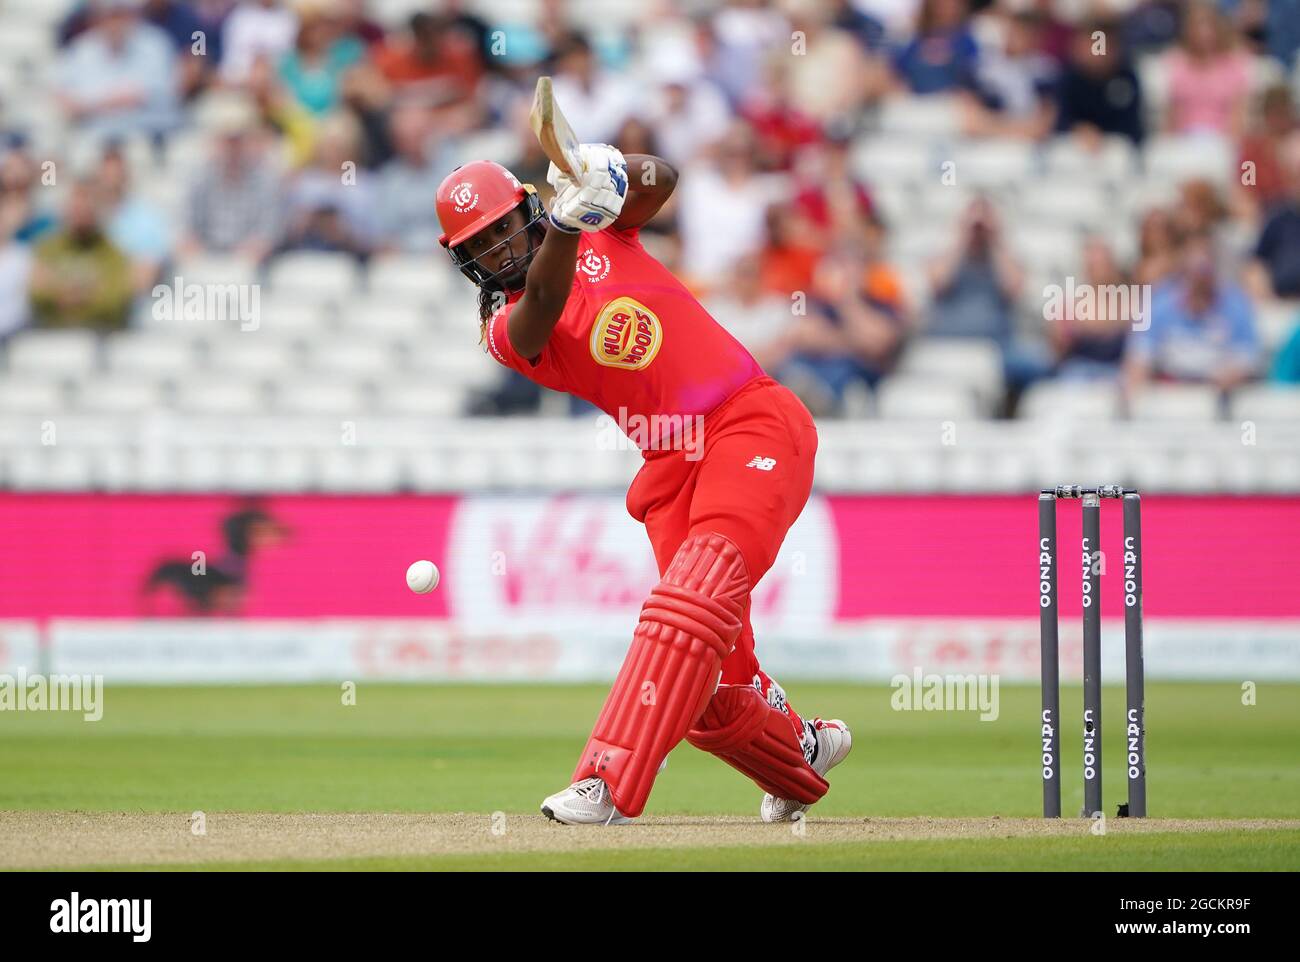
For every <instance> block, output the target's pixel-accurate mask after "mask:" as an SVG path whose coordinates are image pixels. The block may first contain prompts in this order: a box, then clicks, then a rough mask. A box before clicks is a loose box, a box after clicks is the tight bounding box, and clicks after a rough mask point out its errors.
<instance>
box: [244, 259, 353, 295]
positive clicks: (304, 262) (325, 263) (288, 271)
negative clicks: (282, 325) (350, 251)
mask: <svg viewBox="0 0 1300 962" xmlns="http://www.w3.org/2000/svg"><path fill="white" fill-rule="evenodd" d="M267 279H268V281H269V282H270V286H271V290H272V291H273V292H274V293H275V295H276V296H277V297H279V296H281V295H285V296H290V297H294V298H301V299H303V300H309V301H313V302H316V303H322V302H328V301H341V300H343V299H344V298H347V297H349V296H351V295H352V294H354V293H356V292H357V291H359V290H360V289H361V274H360V269H359V268H358V267H357V262H356V260H355V259H353V258H352V257H350V256H349V255H347V254H333V253H322V252H319V251H297V252H291V253H288V254H282V255H280V256H279V257H278V258H276V259H275V260H274V261H273V262H272V264H271V266H270V268H269V269H268V271H267Z"/></svg>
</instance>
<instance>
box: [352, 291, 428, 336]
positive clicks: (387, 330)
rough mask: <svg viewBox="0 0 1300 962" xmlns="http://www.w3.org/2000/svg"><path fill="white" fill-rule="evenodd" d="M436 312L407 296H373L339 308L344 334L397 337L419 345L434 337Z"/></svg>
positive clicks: (355, 299)
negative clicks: (422, 339) (416, 342)
mask: <svg viewBox="0 0 1300 962" xmlns="http://www.w3.org/2000/svg"><path fill="white" fill-rule="evenodd" d="M432 315H433V308H432V307H431V306H425V305H424V304H423V302H419V301H416V300H415V299H414V298H412V297H410V296H404V295H397V294H395V295H393V296H391V297H390V296H387V295H379V296H376V295H374V294H371V295H369V296H365V297H354V298H351V299H350V300H348V301H346V302H344V303H343V304H340V305H339V311H338V319H339V327H340V329H341V330H343V331H345V332H348V333H350V334H352V335H354V336H379V337H397V338H403V339H406V340H408V341H415V340H417V339H419V338H420V337H422V336H427V335H429V334H432V333H433V321H432Z"/></svg>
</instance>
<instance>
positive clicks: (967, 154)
mask: <svg viewBox="0 0 1300 962" xmlns="http://www.w3.org/2000/svg"><path fill="white" fill-rule="evenodd" d="M944 159H951V160H953V161H955V163H956V165H957V166H956V169H955V172H956V176H957V184H959V185H961V186H964V187H989V188H996V187H1006V186H1009V185H1017V186H1018V185H1020V184H1023V183H1025V182H1026V181H1028V180H1030V179H1031V178H1032V177H1034V176H1035V175H1036V174H1037V166H1038V162H1037V158H1036V156H1035V154H1034V148H1033V146H1032V145H1030V144H1028V143H1025V142H1023V141H1019V140H975V141H966V142H964V143H962V144H961V145H959V146H958V147H957V148H956V149H955V150H953V151H952V155H951V158H944Z"/></svg>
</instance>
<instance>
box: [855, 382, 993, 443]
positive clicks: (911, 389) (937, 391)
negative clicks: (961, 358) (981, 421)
mask: <svg viewBox="0 0 1300 962" xmlns="http://www.w3.org/2000/svg"><path fill="white" fill-rule="evenodd" d="M876 409H877V410H878V411H879V413H880V416H881V417H882V418H900V419H903V420H914V419H926V420H934V421H938V420H948V419H958V418H977V417H979V414H980V409H979V400H978V398H977V397H976V393H975V391H974V389H973V388H971V387H970V386H969V385H967V384H954V383H952V382H951V381H947V380H942V379H936V378H934V377H908V376H906V375H894V376H892V377H888V378H886V379H885V380H884V381H883V382H882V383H881V385H880V387H879V389H878V390H877V392H876ZM938 431H939V427H938V425H937V424H936V426H935V438H936V441H935V443H936V446H937V444H938Z"/></svg>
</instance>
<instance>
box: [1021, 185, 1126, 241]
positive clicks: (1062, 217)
mask: <svg viewBox="0 0 1300 962" xmlns="http://www.w3.org/2000/svg"><path fill="white" fill-rule="evenodd" d="M1015 199H1016V210H1015V216H1016V218H1017V219H1018V220H1025V221H1029V222H1030V223H1033V224H1036V225H1043V226H1061V225H1069V226H1072V227H1076V228H1081V229H1087V230H1095V229H1097V228H1100V227H1103V226H1104V225H1105V224H1106V223H1107V222H1108V221H1109V220H1110V219H1111V218H1113V216H1114V208H1113V205H1112V204H1111V202H1110V195H1109V192H1108V191H1107V189H1106V188H1105V187H1104V186H1102V185H1100V184H1091V183H1080V184H1071V185H1070V186H1069V189H1068V190H1063V189H1062V185H1061V183H1060V182H1059V181H1056V180H1047V181H1039V182H1035V183H1028V184H1025V185H1023V186H1022V187H1020V188H1018V189H1017V190H1016V192H1015Z"/></svg>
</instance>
